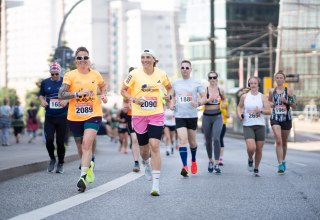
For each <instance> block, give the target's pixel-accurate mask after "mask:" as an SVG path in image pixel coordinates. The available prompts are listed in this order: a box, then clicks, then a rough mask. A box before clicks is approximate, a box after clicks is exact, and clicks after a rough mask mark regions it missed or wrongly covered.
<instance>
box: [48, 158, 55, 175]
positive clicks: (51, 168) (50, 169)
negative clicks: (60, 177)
mask: <svg viewBox="0 0 320 220" xmlns="http://www.w3.org/2000/svg"><path fill="white" fill-rule="evenodd" d="M55 164H56V159H51V160H50V163H49V165H48V172H52V171H53V170H54V165H55Z"/></svg>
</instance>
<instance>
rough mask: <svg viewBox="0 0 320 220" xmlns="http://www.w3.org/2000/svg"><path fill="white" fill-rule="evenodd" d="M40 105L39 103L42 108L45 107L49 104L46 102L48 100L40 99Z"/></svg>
mask: <svg viewBox="0 0 320 220" xmlns="http://www.w3.org/2000/svg"><path fill="white" fill-rule="evenodd" d="M40 105H41V106H42V107H43V108H46V107H47V106H48V105H49V104H48V102H46V101H45V100H42V101H41V102H40Z"/></svg>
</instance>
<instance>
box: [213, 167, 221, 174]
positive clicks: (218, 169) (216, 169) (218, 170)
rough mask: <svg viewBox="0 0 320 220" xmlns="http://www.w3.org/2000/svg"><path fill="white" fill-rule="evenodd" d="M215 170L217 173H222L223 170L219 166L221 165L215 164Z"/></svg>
mask: <svg viewBox="0 0 320 220" xmlns="http://www.w3.org/2000/svg"><path fill="white" fill-rule="evenodd" d="M213 172H214V173H215V174H217V175H219V174H221V170H220V168H219V165H215V166H214V169H213Z"/></svg>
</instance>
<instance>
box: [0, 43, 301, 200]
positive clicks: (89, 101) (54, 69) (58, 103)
mask: <svg viewBox="0 0 320 220" xmlns="http://www.w3.org/2000/svg"><path fill="white" fill-rule="evenodd" d="M75 56H76V61H75V63H76V67H77V68H76V69H75V70H72V71H70V72H67V73H66V74H65V75H64V77H62V76H61V68H60V66H59V64H58V63H52V64H51V65H50V74H51V76H50V77H49V78H47V79H45V80H43V81H42V83H41V89H40V93H39V99H40V102H41V106H42V107H44V108H45V110H46V113H45V122H44V137H45V141H46V147H47V150H48V155H49V157H50V163H49V165H48V172H53V171H54V170H55V171H56V172H57V173H63V171H64V170H63V163H64V156H65V148H64V138H65V134H66V128H67V127H68V128H69V129H70V131H71V132H72V135H73V137H74V140H75V143H76V145H77V149H78V153H79V158H80V166H79V169H80V177H79V180H78V182H77V188H78V190H79V191H80V192H84V191H85V190H86V188H87V182H89V183H92V182H93V181H94V179H95V176H94V166H95V146H96V136H97V135H100V134H102V135H104V134H107V135H108V136H109V137H110V140H111V141H115V142H117V143H118V144H119V148H118V151H119V152H122V153H125V154H127V153H129V151H131V152H132V155H133V166H132V171H133V172H140V171H141V170H140V169H141V168H143V169H144V172H145V177H146V179H147V180H148V181H152V187H151V192H150V194H151V195H152V196H159V195H160V187H159V182H160V181H159V179H160V175H161V154H160V144H161V141H163V145H164V146H165V155H166V156H170V155H172V154H174V153H175V152H176V153H178V154H179V155H180V158H181V170H180V174H181V175H182V176H183V177H184V178H188V177H189V175H190V172H191V174H193V175H195V174H197V173H198V163H197V149H198V144H197V142H196V135H197V128H198V110H199V107H202V108H203V116H202V131H203V133H204V137H205V147H206V151H207V156H208V172H209V173H215V174H217V175H221V174H222V169H221V168H222V166H223V165H224V163H225V161H224V160H223V155H224V147H225V146H224V141H223V137H224V135H225V132H226V123H227V119H228V117H229V112H228V101H227V97H226V93H225V91H224V89H223V88H220V87H219V85H218V80H219V74H218V73H217V72H216V71H210V72H209V73H208V74H207V81H208V83H207V84H208V85H207V86H204V85H203V83H202V82H201V81H199V80H196V79H194V78H193V77H192V75H191V73H192V64H191V62H190V61H189V60H183V61H181V63H180V71H181V77H180V78H178V79H176V80H175V81H173V82H171V81H170V80H169V78H168V75H167V73H166V72H165V71H164V70H161V69H159V68H158V67H157V63H158V60H157V56H156V54H155V52H154V51H153V50H151V49H145V50H143V51H142V52H141V57H140V58H141V67H139V68H130V69H129V73H128V74H127V76H126V78H125V80H124V82H123V85H122V88H121V95H122V96H123V104H122V106H120V108H118V107H117V106H116V105H115V106H114V107H113V108H112V109H109V110H106V109H102V106H101V102H103V103H107V101H108V100H107V96H106V90H107V82H105V81H104V79H103V78H102V76H101V74H100V73H99V72H98V71H96V70H94V69H92V68H91V62H90V57H89V51H88V50H87V49H86V48H85V47H79V48H78V49H77V51H76V53H75ZM275 81H276V83H277V87H276V88H274V89H272V90H270V93H269V96H265V95H263V94H262V93H260V92H259V88H260V79H259V78H258V77H251V78H250V79H249V81H248V85H247V87H248V88H249V89H247V92H244V94H243V95H242V96H241V97H240V101H239V104H238V107H237V110H236V116H237V117H238V118H239V120H240V121H242V122H243V134H244V139H245V142H246V145H247V153H248V169H249V171H250V172H253V174H254V176H259V175H260V173H259V164H260V161H261V158H262V151H263V145H264V141H265V134H266V132H265V120H264V115H271V116H270V123H271V126H272V130H273V132H274V135H275V140H276V143H275V144H276V156H277V161H278V164H279V165H278V171H277V172H278V173H279V174H284V173H285V171H286V152H287V141H288V135H289V133H290V129H291V127H292V116H291V108H294V107H295V103H296V100H295V96H294V94H293V91H292V90H291V89H288V88H286V87H285V86H284V83H285V74H284V73H283V72H282V71H279V72H278V73H276V74H275ZM0 110H1V114H2V115H5V114H10V109H7V108H1V109H0ZM1 118H2V117H1ZM1 123H5V122H2V121H1ZM54 139H56V145H57V155H58V160H56V158H55V155H54V150H55V147H54ZM188 152H190V155H191V156H189V157H188ZM188 158H190V161H188ZM140 163H142V164H140Z"/></svg>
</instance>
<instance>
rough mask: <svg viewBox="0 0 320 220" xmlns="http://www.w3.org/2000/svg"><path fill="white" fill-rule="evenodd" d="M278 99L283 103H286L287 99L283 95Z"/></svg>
mask: <svg viewBox="0 0 320 220" xmlns="http://www.w3.org/2000/svg"><path fill="white" fill-rule="evenodd" d="M280 101H281V102H283V103H284V104H287V103H288V101H287V99H286V98H285V97H283V96H281V97H280Z"/></svg>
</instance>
